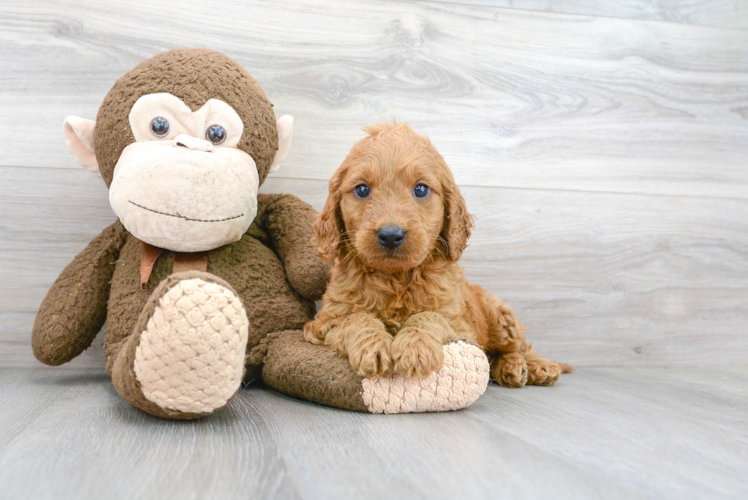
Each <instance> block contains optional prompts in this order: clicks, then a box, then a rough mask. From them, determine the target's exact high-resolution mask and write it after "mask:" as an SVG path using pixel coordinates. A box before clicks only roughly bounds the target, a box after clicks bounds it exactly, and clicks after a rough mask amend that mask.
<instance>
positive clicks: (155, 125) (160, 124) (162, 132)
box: [151, 116, 169, 139]
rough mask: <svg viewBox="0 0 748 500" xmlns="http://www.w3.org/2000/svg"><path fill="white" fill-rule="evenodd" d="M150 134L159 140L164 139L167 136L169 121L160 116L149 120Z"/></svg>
mask: <svg viewBox="0 0 748 500" xmlns="http://www.w3.org/2000/svg"><path fill="white" fill-rule="evenodd" d="M151 132H153V135H155V136H156V137H158V138H159V139H160V138H163V137H166V136H167V135H169V120H167V119H166V118H163V117H161V116H158V117H156V118H154V119H153V120H151Z"/></svg>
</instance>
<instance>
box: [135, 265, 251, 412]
mask: <svg viewBox="0 0 748 500" xmlns="http://www.w3.org/2000/svg"><path fill="white" fill-rule="evenodd" d="M248 335H249V321H248V320H247V314H246V311H245V310H244V306H243V305H242V303H241V300H239V298H238V297H237V296H236V295H234V293H233V292H231V291H230V290H229V289H227V288H225V287H223V286H221V285H218V284H216V283H209V282H206V281H204V280H202V279H199V278H194V279H187V280H183V281H180V282H179V283H177V284H176V285H174V286H173V287H171V288H170V289H169V290H168V291H167V292H166V293H165V294H164V295H163V296H162V297H161V298H160V299H159V302H158V305H157V306H156V309H155V310H154V312H153V315H152V316H151V318H150V319H149V320H148V324H147V326H146V329H145V330H144V331H143V332H142V333H141V335H140V343H139V344H138V347H137V349H136V351H135V367H134V369H135V377H136V378H137V380H138V382H140V388H141V390H142V391H143V395H144V396H145V397H146V398H147V399H148V400H150V401H152V402H154V403H156V404H157V405H159V406H161V407H162V408H169V409H172V410H178V411H183V412H188V413H210V412H212V411H214V410H216V409H217V408H220V407H222V406H224V405H225V404H226V403H227V402H228V400H229V399H231V398H232V397H233V396H234V394H236V391H237V390H238V389H239V385H240V384H241V381H242V376H243V375H244V373H243V370H244V355H245V350H246V346H247V337H248Z"/></svg>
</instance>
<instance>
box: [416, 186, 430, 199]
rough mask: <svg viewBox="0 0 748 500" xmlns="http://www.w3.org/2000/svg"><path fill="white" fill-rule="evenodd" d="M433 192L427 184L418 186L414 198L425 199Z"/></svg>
mask: <svg viewBox="0 0 748 500" xmlns="http://www.w3.org/2000/svg"><path fill="white" fill-rule="evenodd" d="M430 192H431V188H429V187H428V186H427V185H426V184H416V187H414V188H413V196H415V197H416V198H425V197H427V196H428V195H429V193H430Z"/></svg>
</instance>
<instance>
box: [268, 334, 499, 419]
mask: <svg viewBox="0 0 748 500" xmlns="http://www.w3.org/2000/svg"><path fill="white" fill-rule="evenodd" d="M267 339H268V340H267V344H266V349H267V354H266V356H265V364H264V367H263V371H262V378H263V380H264V381H265V383H266V384H267V385H269V386H270V387H272V388H274V389H276V390H278V391H280V392H282V393H284V394H288V395H289V396H293V397H297V398H300V399H306V400H309V401H313V402H315V403H321V404H325V405H328V406H334V407H337V408H343V409H346V410H355V411H362V412H370V413H414V412H433V411H447V410H458V409H461V408H465V407H467V406H469V405H470V404H472V403H473V402H475V401H476V400H477V399H478V398H479V397H480V396H481V395H482V394H483V392H484V391H485V390H486V386H487V385H488V380H489V366H488V359H487V358H486V355H485V354H484V353H483V349H481V348H480V347H479V346H477V345H474V344H470V343H467V342H463V341H457V342H450V343H448V344H446V345H445V346H444V348H443V349H444V361H443V363H442V365H441V368H440V369H439V370H437V371H435V372H433V373H431V375H429V376H428V377H426V378H416V377H405V376H403V375H401V374H399V373H396V374H393V375H388V376H383V377H377V376H372V377H366V378H364V377H361V376H360V375H358V374H357V373H356V372H355V371H354V370H353V368H351V365H350V363H349V362H348V360H347V359H346V358H344V357H343V356H341V355H339V354H338V353H337V352H336V351H335V350H334V349H332V348H331V347H328V346H324V345H314V344H311V343H309V342H307V341H305V340H304V336H303V333H302V332H300V331H284V332H277V333H273V334H270V335H269V336H268V337H267Z"/></svg>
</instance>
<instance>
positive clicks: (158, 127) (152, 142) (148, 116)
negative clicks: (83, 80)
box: [63, 49, 293, 252]
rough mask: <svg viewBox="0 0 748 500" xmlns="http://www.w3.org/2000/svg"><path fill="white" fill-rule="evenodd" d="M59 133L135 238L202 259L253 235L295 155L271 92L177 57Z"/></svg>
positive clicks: (212, 62)
mask: <svg viewBox="0 0 748 500" xmlns="http://www.w3.org/2000/svg"><path fill="white" fill-rule="evenodd" d="M63 130H64V133H65V138H66V141H67V145H68V148H69V149H70V152H71V153H72V154H73V156H74V157H75V159H76V160H77V161H78V163H80V164H81V165H82V166H84V167H85V168H87V169H88V170H91V171H92V172H100V173H101V176H102V178H103V179H104V182H105V183H106V184H107V186H109V201H110V203H111V205H112V208H113V209H114V212H115V213H116V214H117V216H118V217H119V218H120V220H121V221H122V223H123V224H124V225H125V227H126V228H127V229H128V230H129V231H130V232H131V233H132V234H133V235H135V237H137V238H138V239H140V240H142V241H145V242H146V243H150V244H151V245H154V246H157V247H161V248H165V249H167V250H173V251H177V252H200V251H207V250H212V249H214V248H218V247H220V246H222V245H226V244H228V243H232V242H234V241H237V240H239V239H240V238H241V237H242V235H243V234H244V233H245V232H246V231H247V229H248V228H249V226H250V224H251V223H252V221H253V220H254V217H255V214H256V212H257V190H258V187H259V185H260V184H261V183H262V181H263V180H264V179H265V177H266V176H267V175H268V173H269V172H274V171H275V170H276V169H277V168H278V167H279V166H280V163H281V161H283V158H284V157H285V155H286V152H287V151H288V149H289V146H290V145H291V137H292V135H293V118H292V117H290V116H287V115H286V116H282V117H281V118H280V119H279V120H278V121H277V122H276V121H275V113H274V112H273V105H272V104H271V103H270V101H269V100H268V98H267V96H266V95H265V92H264V91H263V90H262V88H261V87H260V86H259V84H258V83H257V81H256V80H255V79H254V78H253V77H252V75H250V74H249V73H248V72H247V71H246V70H245V69H244V68H243V67H242V66H241V65H240V64H239V63H237V62H236V61H234V60H233V59H231V58H229V57H227V56H225V55H224V54H220V53H218V52H214V51H211V50H206V49H176V50H171V51H168V52H163V53H161V54H158V55H156V56H154V57H152V58H150V59H146V60H145V61H143V62H141V63H140V64H138V65H137V66H136V67H135V68H133V69H132V70H130V71H128V72H127V73H126V74H125V75H124V76H123V77H122V78H120V79H119V80H117V82H116V83H115V84H114V86H113V87H112V89H111V90H110V91H109V93H108V94H107V96H106V97H105V98H104V102H102V104H101V107H100V108H99V114H98V118H97V121H93V120H85V119H83V118H79V117H75V116H69V117H67V118H66V119H65V124H64V127H63Z"/></svg>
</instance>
